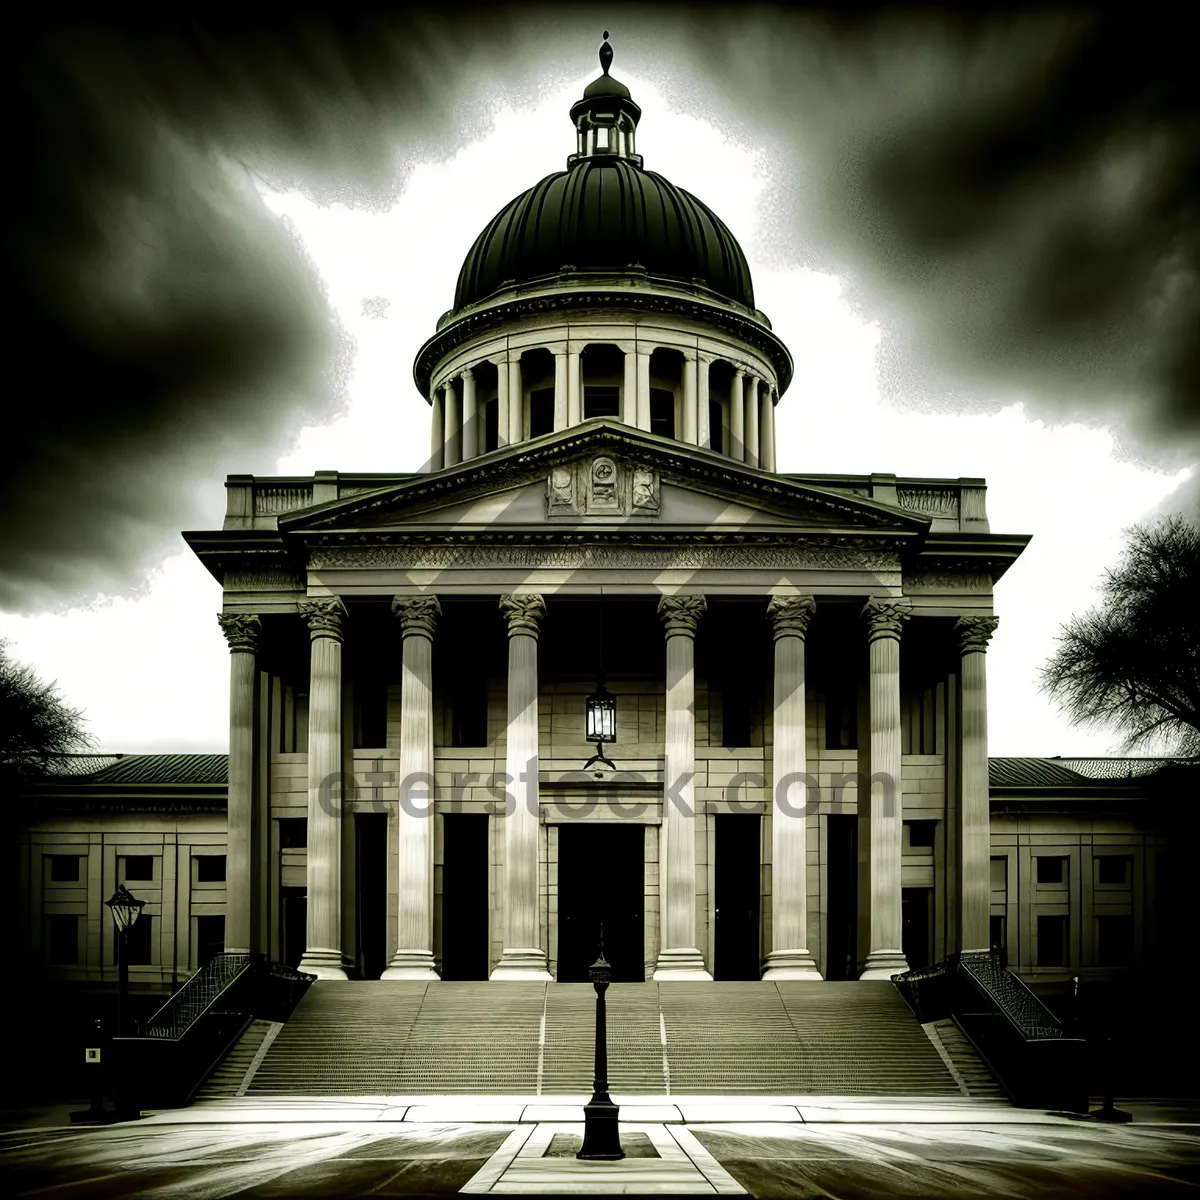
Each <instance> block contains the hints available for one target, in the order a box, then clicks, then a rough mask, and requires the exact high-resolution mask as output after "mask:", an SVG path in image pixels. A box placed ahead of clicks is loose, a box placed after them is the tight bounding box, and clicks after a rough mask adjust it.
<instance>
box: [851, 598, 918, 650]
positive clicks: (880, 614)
mask: <svg viewBox="0 0 1200 1200" xmlns="http://www.w3.org/2000/svg"><path fill="white" fill-rule="evenodd" d="M862 615H863V620H864V621H866V623H867V641H868V643H870V642H874V641H878V640H879V639H880V638H895V639H896V640H897V641H899V640H900V632H901V630H902V629H903V622H905V621H907V620H908V618H909V617H910V616H911V615H912V601H910V600H890V599H888V598H886V597H878V596H876V597H872V598H871V599H870V600H868V601H867V602H866V604H864V605H863V610H862Z"/></svg>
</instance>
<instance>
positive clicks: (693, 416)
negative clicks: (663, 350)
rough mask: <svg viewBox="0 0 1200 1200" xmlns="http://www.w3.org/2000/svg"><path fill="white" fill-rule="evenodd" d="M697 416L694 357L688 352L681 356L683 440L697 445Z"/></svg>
mask: <svg viewBox="0 0 1200 1200" xmlns="http://www.w3.org/2000/svg"><path fill="white" fill-rule="evenodd" d="M698 430H699V414H698V413H697V412H696V355H695V354H694V353H692V352H691V351H690V350H689V351H685V352H684V356H683V440H684V441H685V442H687V443H688V445H690V446H695V445H696V444H697V441H696V439H697V436H698V432H697V431H698Z"/></svg>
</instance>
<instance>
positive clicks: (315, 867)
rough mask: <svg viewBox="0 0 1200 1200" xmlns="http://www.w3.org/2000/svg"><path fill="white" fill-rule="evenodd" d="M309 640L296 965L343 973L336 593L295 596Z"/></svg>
mask: <svg viewBox="0 0 1200 1200" xmlns="http://www.w3.org/2000/svg"><path fill="white" fill-rule="evenodd" d="M298 608H299V612H300V615H301V616H302V617H303V618H304V619H305V621H306V622H307V623H308V629H309V635H310V637H311V640H312V666H311V670H310V674H309V682H308V945H307V948H306V949H305V951H304V957H303V958H302V959H301V961H300V970H302V971H308V972H310V973H311V974H313V975H316V976H317V978H318V979H345V978H346V972H345V971H344V970H343V969H342V913H341V908H342V804H343V791H342V638H343V637H344V634H345V620H346V607H345V605H344V604H343V603H342V602H341V600H339V599H338V598H337V597H336V596H334V597H330V598H327V599H321V600H301V601H300V603H299V605H298Z"/></svg>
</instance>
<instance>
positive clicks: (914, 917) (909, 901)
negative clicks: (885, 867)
mask: <svg viewBox="0 0 1200 1200" xmlns="http://www.w3.org/2000/svg"><path fill="white" fill-rule="evenodd" d="M932 927H933V888H901V890H900V930H901V932H900V937H901V942H900V949H901V950H903V951H904V961H905V962H907V963H908V966H909V970H912V971H917V970H920V968H922V967H927V966H929V964H930V957H929V952H930V950H931V949H932V947H933V928H932Z"/></svg>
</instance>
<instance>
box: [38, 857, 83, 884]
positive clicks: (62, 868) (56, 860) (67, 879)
mask: <svg viewBox="0 0 1200 1200" xmlns="http://www.w3.org/2000/svg"><path fill="white" fill-rule="evenodd" d="M46 861H47V863H48V864H49V867H50V882H51V883H78V882H79V855H78V854H47V855H46Z"/></svg>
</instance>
